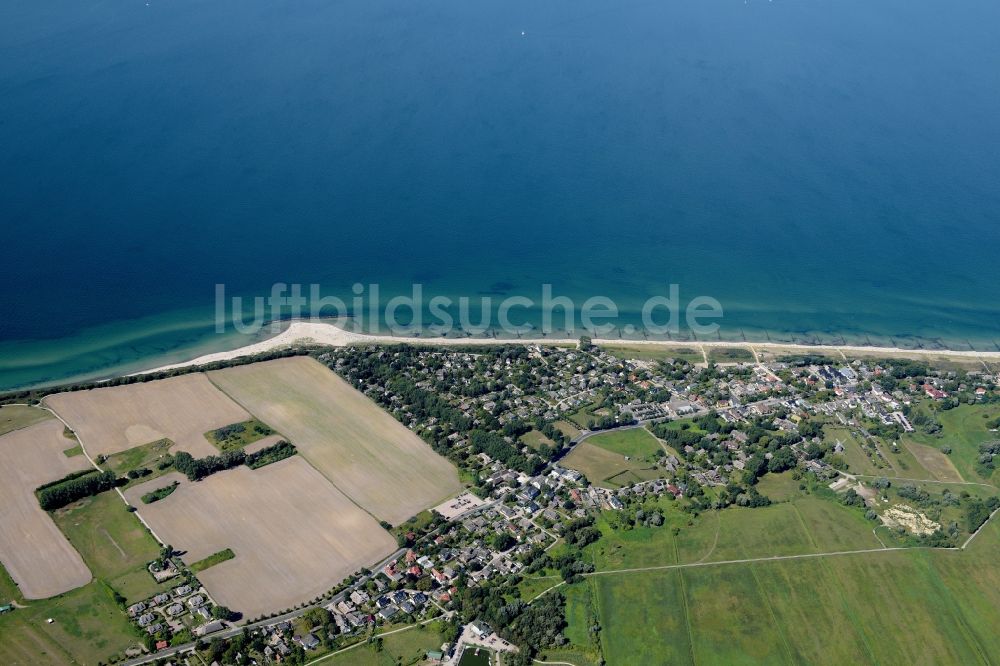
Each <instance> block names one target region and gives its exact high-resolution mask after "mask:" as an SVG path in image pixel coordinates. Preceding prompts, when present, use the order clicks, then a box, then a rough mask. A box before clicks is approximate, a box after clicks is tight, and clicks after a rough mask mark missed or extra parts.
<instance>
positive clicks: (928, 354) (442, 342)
mask: <svg viewBox="0 0 1000 666" xmlns="http://www.w3.org/2000/svg"><path fill="white" fill-rule="evenodd" d="M287 324H288V327H287V328H286V329H285V330H283V331H281V332H280V333H278V334H276V335H275V336H273V337H270V338H267V339H266V340H261V341H260V342H255V343H253V344H249V345H246V346H243V347H238V348H237V349H233V350H230V351H223V352H215V353H211V354H205V355H202V356H198V357H196V358H193V359H191V360H189V361H182V362H180V363H172V364H169V365H163V366H159V367H156V368H151V369H149V370H142V371H139V372H134V373H129V374H128V375H127V376H139V375H147V374H152V373H156V372H163V371H166V370H174V369H177V368H186V367H191V366H200V365H205V364H208V363H213V362H217V361H229V360H232V359H236V358H242V357H244V356H253V355H255V354H262V353H264V352H268V351H273V350H276V349H283V348H288V347H292V346H296V345H309V344H312V345H318V346H326V347H348V346H351V345H372V344H386V345H390V344H412V345H426V346H469V345H504V344H506V345H542V346H551V345H576V344H577V343H578V342H579V339H573V338H509V339H508V338H472V337H467V338H444V337H427V338H424V337H395V336H392V335H370V334H367V333H354V332H351V331H346V330H344V329H342V328H340V327H339V326H336V325H335V324H332V323H322V322H307V321H292V322H287ZM592 342H593V344H594V345H596V346H598V347H623V346H625V347H628V346H635V345H639V346H644V347H665V348H668V349H694V350H698V351H706V350H709V349H713V348H722V349H746V350H749V351H750V352H751V353H752V354H754V357H755V358H756V357H757V356H758V352H759V351H769V352H774V353H778V352H791V353H795V352H804V353H827V354H829V353H833V354H839V355H841V356H846V355H847V354H852V355H854V354H856V355H873V354H874V355H889V356H911V357H912V356H917V357H921V358H936V359H941V358H950V359H959V360H964V361H973V362H982V363H985V362H986V361H1000V351H996V352H990V351H984V352H981V351H973V350H969V351H962V350H953V349H904V348H901V347H876V346H871V347H869V346H863V345H810V344H802V343H790V342H789V343H785V342H742V341H741V342H735V341H734V342H728V341H715V340H713V341H705V342H698V341H690V340H683V341H681V340H625V339H621V338H619V339H613V338H593V339H592Z"/></svg>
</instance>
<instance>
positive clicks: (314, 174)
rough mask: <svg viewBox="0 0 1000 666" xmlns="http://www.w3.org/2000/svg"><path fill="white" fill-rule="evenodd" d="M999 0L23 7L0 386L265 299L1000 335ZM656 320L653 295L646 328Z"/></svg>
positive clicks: (808, 336) (198, 340)
mask: <svg viewBox="0 0 1000 666" xmlns="http://www.w3.org/2000/svg"><path fill="white" fill-rule="evenodd" d="M998 25H1000V3H997V2H996V1H995V0H957V1H956V2H927V1H922V0H879V1H878V2H873V1H872V0H835V1H834V0H828V1H827V0H776V1H774V2H762V1H760V0H749V1H747V2H745V1H744V0H657V1H640V0H618V1H616V2H607V1H603V2H599V1H595V0H572V1H569V0H547V1H545V2H537V1H531V2H527V1H519V0H504V1H503V2H494V1H492V0H485V1H472V2H469V1H463V2H458V1H456V0H447V1H442V0H420V1H418V2H402V1H399V0H392V1H386V0H364V1H363V2H362V1H356V0H323V1H320V0H297V1H278V0H275V1H263V0H241V1H239V2H236V1H233V0H211V1H207V0H150V1H149V2H148V3H147V2H146V1H145V0H127V1H121V0H119V1H115V2H111V1H106V0H97V1H87V0H83V1H77V2H66V1H65V0H52V1H50V2H39V1H38V0H6V1H5V2H4V3H2V6H0V230H2V244H0V248H2V250H0V304H2V306H3V312H2V318H0V388H3V387H11V386H18V385H27V384H32V383H38V382H51V381H56V380H59V379H66V378H70V377H73V378H79V377H84V376H101V375H107V374H109V373H113V372H121V371H125V370H130V369H137V368H140V367H143V366H152V365H157V364H159V363H161V362H163V361H165V360H176V359H180V358H184V357H189V356H194V355H196V354H198V353H203V352H204V351H208V350H211V349H217V348H223V347H226V346H236V345H238V344H240V342H241V341H242V340H241V339H240V338H239V337H238V336H234V335H233V334H231V333H230V334H226V335H218V334H216V333H214V332H213V327H212V316H213V306H214V297H215V285H216V284H217V283H224V284H225V285H226V287H227V290H228V292H229V293H230V294H245V295H255V294H259V295H266V294H267V293H268V292H269V289H270V286H271V284H272V283H274V282H277V281H282V282H300V283H307V284H308V283H320V284H323V285H325V286H327V287H329V290H330V293H338V294H341V295H344V296H348V297H349V296H350V294H351V292H350V287H351V285H352V284H354V283H355V282H361V283H365V284H368V283H374V282H378V283H380V284H381V285H383V287H382V289H383V295H384V296H389V295H391V294H392V293H394V292H395V291H401V290H406V289H408V285H409V284H410V283H412V282H415V281H416V282H421V283H422V284H423V285H424V288H425V291H426V292H428V293H440V294H451V295H455V296H457V295H470V296H476V295H477V294H481V293H483V292H493V293H497V294H500V293H503V294H508V295H509V294H517V293H526V294H529V295H531V296H533V297H536V298H537V296H538V294H539V293H540V292H539V289H540V285H541V284H542V283H544V282H548V283H551V284H553V285H554V287H553V288H554V290H555V292H556V293H557V294H565V295H570V296H572V297H573V298H575V299H580V300H582V299H583V298H585V297H587V296H590V295H597V294H600V295H606V296H610V297H612V298H614V299H615V300H616V302H618V303H619V307H620V308H621V310H623V312H624V315H623V316H624V318H625V319H628V317H629V316H633V318H634V314H635V311H636V310H637V309H638V308H639V306H640V304H641V303H642V301H643V300H644V299H645V298H647V297H648V296H650V295H653V294H660V293H665V292H666V289H667V285H668V284H670V283H677V284H679V285H680V288H681V295H682V298H684V299H685V300H686V299H689V298H692V297H694V296H696V295H708V296H712V297H714V298H717V299H718V300H719V301H720V302H721V304H722V305H723V307H724V309H725V317H724V318H723V320H722V330H721V332H720V335H721V337H723V338H724V339H736V340H739V339H742V338H743V337H744V336H745V337H747V338H748V339H761V340H763V339H767V338H770V339H774V340H779V339H780V340H792V339H795V340H799V341H805V340H813V341H820V342H833V341H841V340H846V341H848V342H868V341H870V342H872V343H875V344H891V343H896V344H899V345H908V346H914V345H927V346H933V345H945V346H949V347H954V348H966V349H967V348H969V346H970V345H971V346H973V347H974V348H976V349H982V350H996V349H1000V347H997V344H998V342H1000V263H998V261H997V248H998V247H1000V243H998V241H1000V185H998V183H1000V150H998V146H1000V39H998V38H997V26H998ZM630 313H631V315H630Z"/></svg>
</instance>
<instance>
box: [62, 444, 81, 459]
mask: <svg viewBox="0 0 1000 666" xmlns="http://www.w3.org/2000/svg"><path fill="white" fill-rule="evenodd" d="M63 455H64V456H66V457H67V458H74V457H76V456H82V455H83V447H82V446H80V445H79V444H77V445H76V446H71V447H69V448H68V449H66V450H65V451H63Z"/></svg>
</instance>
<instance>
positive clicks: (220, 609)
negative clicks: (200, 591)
mask: <svg viewBox="0 0 1000 666" xmlns="http://www.w3.org/2000/svg"><path fill="white" fill-rule="evenodd" d="M212 617H214V618H215V619H217V620H226V621H228V622H235V621H236V620H238V619H240V617H242V616H241V615H240V614H239V613H237V612H236V611H233V610H230V609H229V608H227V607H225V606H213V607H212Z"/></svg>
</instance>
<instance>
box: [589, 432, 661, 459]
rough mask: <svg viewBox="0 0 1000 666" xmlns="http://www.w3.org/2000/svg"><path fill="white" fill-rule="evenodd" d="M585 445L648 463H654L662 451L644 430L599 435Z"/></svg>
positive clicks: (654, 439) (657, 443)
mask: <svg viewBox="0 0 1000 666" xmlns="http://www.w3.org/2000/svg"><path fill="white" fill-rule="evenodd" d="M587 443H588V444H593V445H594V446H599V447H601V448H602V449H605V450H607V451H611V452H612V453H617V454H619V455H622V456H629V457H631V458H636V459H640V458H641V459H643V460H645V461H646V462H649V463H653V462H656V459H657V454H658V453H661V452H662V451H663V449H662V448H661V447H660V443H659V442H657V441H656V438H655V437H653V436H652V435H651V434H650V433H649V431H647V430H646V429H645V428H630V429H628V430H615V431H612V432H604V433H600V434H598V435H594V436H593V437H588V438H587Z"/></svg>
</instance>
